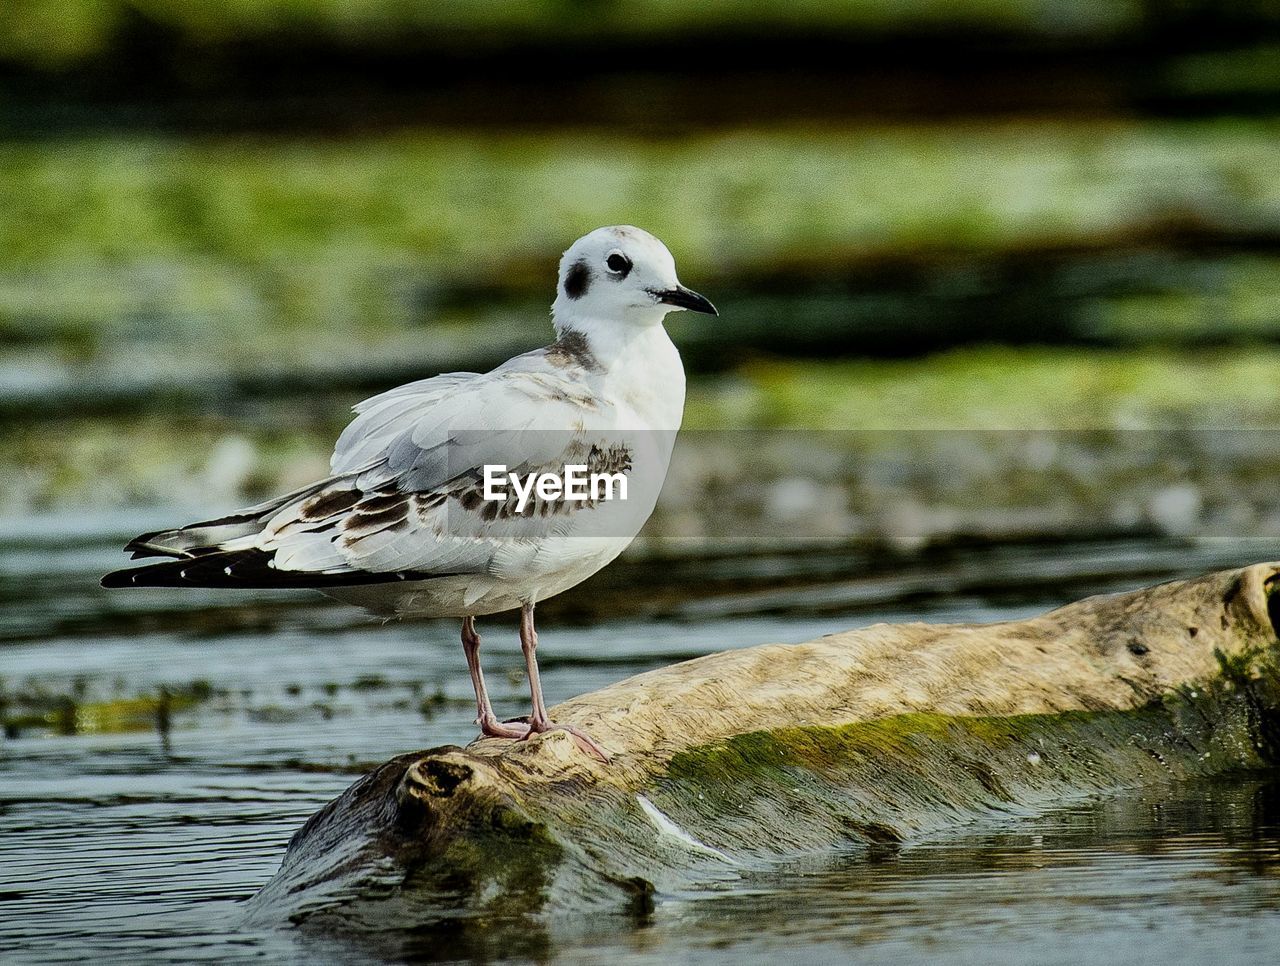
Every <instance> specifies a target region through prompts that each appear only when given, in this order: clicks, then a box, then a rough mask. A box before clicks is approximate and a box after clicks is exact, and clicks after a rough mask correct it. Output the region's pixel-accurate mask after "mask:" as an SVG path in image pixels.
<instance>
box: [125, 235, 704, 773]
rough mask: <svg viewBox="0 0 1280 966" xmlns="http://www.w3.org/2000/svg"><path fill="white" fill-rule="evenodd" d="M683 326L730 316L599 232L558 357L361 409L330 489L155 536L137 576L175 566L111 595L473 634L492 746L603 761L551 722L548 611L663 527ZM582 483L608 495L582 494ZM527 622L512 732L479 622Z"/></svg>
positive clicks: (566, 282)
mask: <svg viewBox="0 0 1280 966" xmlns="http://www.w3.org/2000/svg"><path fill="white" fill-rule="evenodd" d="M680 310H689V311H692V312H703V313H707V314H709V315H718V314H719V313H718V312H717V311H716V309H715V306H713V305H712V304H711V303H710V302H709V301H708V300H707V299H706V298H704V297H703V296H701V295H699V294H698V293H696V292H694V291H692V290H690V289H688V288H685V287H684V286H683V285H681V284H680V281H679V280H678V279H677V277H676V266H675V260H674V259H673V258H672V256H671V253H670V252H669V251H668V250H667V247H666V246H665V245H663V243H662V242H661V241H659V240H658V239H657V238H655V237H654V236H653V235H651V234H649V233H648V232H646V231H642V230H641V229H639V228H633V227H631V226H629V225H616V226H612V227H606V228H598V229H596V230H595V231H593V232H591V233H590V234H588V235H585V236H583V237H582V238H579V239H578V240H577V241H576V242H574V243H573V245H572V246H570V248H569V249H568V251H566V252H565V253H564V256H563V258H562V259H561V261H560V274H559V281H558V284H557V287H556V298H555V301H554V303H553V304H552V307H551V316H552V322H553V324H554V328H555V340H554V341H553V342H552V343H551V344H550V345H548V346H546V347H544V348H541V349H536V350H534V351H532V352H527V353H524V354H523V355H518V356H516V357H514V358H512V359H510V360H508V361H507V362H505V363H503V364H502V365H500V366H498V368H496V369H494V370H492V371H491V372H487V373H474V372H454V373H446V374H443V375H438V376H435V377H432V378H429V379H423V380H420V381H417V382H412V383H409V384H407V385H404V386H400V387H399V388H396V389H392V390H390V391H388V392H384V393H382V394H381V395H377V396H374V397H372V398H370V399H367V400H365V401H364V402H362V403H359V404H358V405H356V406H355V413H356V417H355V419H354V420H353V421H352V422H351V423H350V424H349V425H348V426H347V428H346V429H345V430H344V431H343V433H342V434H341V436H340V437H339V439H338V442H337V444H336V446H335V447H334V451H333V457H332V459H331V461H330V467H329V469H330V475H329V476H327V477H325V478H324V479H320V480H317V481H315V482H314V483H311V484H310V485H308V486H304V487H302V488H301V489H299V490H294V491H293V492H291V493H286V494H284V495H283V496H279V497H276V498H275V499H272V500H267V501H266V502H265V503H260V504H258V505H257V506H252V507H247V508H245V509H243V510H237V511H235V512H234V513H231V514H229V515H227V516H223V517H220V518H218V519H215V520H205V521H201V522H199V523H191V524H188V525H186V526H182V527H178V528H176V529H172V530H161V531H156V532H154V533H145V534H142V535H141V536H139V537H137V538H135V539H134V540H132V541H131V542H130V543H129V544H128V545H127V546H126V547H125V550H126V551H132V552H133V558H134V559H137V558H139V557H155V556H160V557H169V558H173V559H170V560H165V561H163V562H160V563H153V564H150V565H146V566H141V567H136V568H131V569H125V570H117V571H115V572H113V573H110V574H107V575H106V576H105V577H103V578H102V586H104V587H113V588H114V587H229V588H236V587H239V588H263V587H310V588H316V589H317V590H319V591H321V592H323V593H325V594H328V595H330V596H332V597H336V598H338V599H340V600H343V601H346V602H348V603H351V604H355V605H358V606H361V607H364V608H365V609H367V610H370V611H372V612H374V613H376V614H379V615H383V616H387V617H406V616H419V617H422V616H425V617H452V618H460V619H461V621H462V647H463V652H464V653H465V655H466V659H467V667H468V669H469V671H470V674H471V683H472V686H473V687H474V689H475V695H476V713H477V716H476V723H477V724H478V725H479V726H480V731H481V733H482V735H484V736H488V737H496V738H507V739H515V740H527V739H529V738H532V737H533V736H535V735H540V734H544V733H546V732H548V731H553V730H563V731H567V732H569V733H570V734H571V735H572V736H573V738H574V740H575V741H576V742H577V744H578V745H579V746H580V747H581V748H582V749H583V750H584V751H586V752H588V753H590V754H592V755H594V756H596V757H598V758H599V759H601V760H602V761H605V762H607V761H608V760H609V756H608V754H607V753H606V752H605V750H604V749H603V748H602V747H601V746H600V745H599V744H598V743H597V742H596V741H595V739H593V738H592V737H591V736H590V735H588V734H586V733H585V732H584V731H582V730H580V729H578V728H575V727H573V726H571V725H567V724H556V723H554V722H552V721H551V719H550V718H549V717H548V715H547V708H546V703H545V702H544V700H543V697H542V685H541V683H540V681H539V677H538V662H537V655H536V651H537V646H538V633H537V630H536V628H535V625H534V607H535V605H536V604H537V603H538V602H539V601H541V600H546V599H547V598H548V597H552V596H554V595H556V594H559V593H561V592H563V591H565V590H568V589H569V588H571V587H573V586H575V585H577V584H579V583H581V582H582V581H583V580H585V579H586V578H588V577H590V576H591V575H592V574H594V573H596V572H597V571H599V570H600V569H601V568H603V567H605V566H606V565H607V564H609V563H610V562H611V561H612V560H613V559H614V558H616V557H617V556H618V554H620V553H621V552H622V551H623V550H624V549H625V548H626V547H627V545H628V544H630V543H631V541H632V539H634V537H635V535H636V533H637V532H638V531H639V529H640V527H641V525H642V524H643V523H644V522H645V520H646V519H648V517H649V515H650V514H651V513H652V511H653V508H654V505H655V504H656V502H657V497H658V491H659V490H660V489H661V486H662V481H663V479H664V478H665V477H666V473H667V467H668V465H669V464H670V460H671V451H672V448H673V446H674V443H675V436H676V433H677V431H678V430H679V428H680V422H681V418H682V416H683V413H684V394H685V377H684V367H683V366H682V364H681V361H680V354H679V352H678V351H677V350H676V347H675V345H674V344H673V343H672V341H671V339H670V337H669V336H668V335H667V332H666V330H665V328H664V327H663V320H664V319H665V317H666V316H667V314H668V313H670V312H672V311H680ZM573 473H577V474H579V475H580V476H581V475H583V474H589V479H590V480H591V481H595V480H596V479H597V478H599V479H601V480H605V481H612V482H611V483H610V485H609V488H608V489H607V490H606V489H605V487H604V486H603V485H601V486H594V485H593V486H592V487H590V488H589V489H587V488H585V487H584V486H576V487H574V486H570V480H569V477H570V476H571V475H572V474H573ZM619 480H621V481H622V482H619ZM503 481H505V482H506V483H507V484H509V485H508V486H507V487H506V488H500V487H499V484H500V483H502V482H503ZM535 481H536V482H537V488H536V489H535V487H534V482H535ZM578 482H579V483H580V482H581V480H578ZM613 483H617V484H618V485H617V486H614V485H613ZM544 484H546V485H545V486H544ZM575 490H576V492H575ZM571 496H573V497H574V499H570V497H571ZM517 609H518V610H519V611H520V644H521V649H522V650H523V652H524V660H525V669H526V672H527V675H528V681H529V690H530V695H531V702H532V710H531V712H530V714H529V715H528V717H527V721H519V720H512V721H500V720H498V718H497V716H496V715H495V714H494V711H493V706H492V704H491V703H490V700H489V695H488V692H487V690H486V688H485V682H484V672H483V670H482V668H481V664H480V635H479V633H478V632H477V631H476V618H477V617H483V616H486V615H490V614H495V613H499V612H502V611H507V610H517Z"/></svg>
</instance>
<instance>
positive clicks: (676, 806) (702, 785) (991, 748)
mask: <svg viewBox="0 0 1280 966" xmlns="http://www.w3.org/2000/svg"><path fill="white" fill-rule="evenodd" d="M1278 574H1280V565H1276V564H1259V565H1257V566H1253V567H1248V568H1245V569H1243V570H1234V571H1227V572H1223V573H1217V574H1213V575H1210V576H1206V577H1201V578H1197V579H1193V580H1186V581H1178V582H1174V583H1168V584H1164V585H1161V586H1158V587H1153V588H1150V589H1146V590H1140V591H1136V592H1132V593H1124V594H1118V595H1113V596H1105V597H1093V598H1089V599H1087V600H1083V601H1080V602H1078V603H1075V604H1070V605H1068V606H1065V607H1062V608H1060V609H1057V610H1054V611H1052V612H1050V613H1048V614H1045V615H1043V616H1040V617H1035V618H1032V619H1030V620H1021V621H1012V622H1007V623H999V624H981V625H980V624H952V625H935V624H923V623H913V624H902V625H887V624H880V625H876V626H873V627H867V628H864V629H861V630H855V631H849V632H846V633H841V634H833V635H829V636H827V637H824V638H821V639H820V640H816V641H810V642H808V643H804V644H796V645H776V644H774V645H765V646H761V647H753V648H747V649H743V650H737V651H728V652H725V653H720V654H713V655H710V656H707V657H702V658H698V659H697V660H692V661H687V662H684V663H682V664H677V665H674V666H672V667H666V668H662V669H660V670H656V671H651V672H649V673H646V674H641V675H638V676H636V677H633V678H630V679H628V680H626V681H622V682H620V683H618V684H615V685H613V686H611V687H607V688H604V689H603V690H600V691H597V692H595V693H593V694H588V695H584V696H582V697H580V698H575V699H574V700H572V701H568V702H565V703H564V704H562V705H560V706H559V707H558V708H556V709H555V711H554V715H555V717H556V718H557V719H558V720H561V721H566V722H572V723H574V724H577V725H579V726H581V727H583V728H586V729H588V730H589V731H590V732H591V733H592V734H593V735H595V736H596V737H597V738H598V739H599V740H600V741H601V743H602V744H603V745H604V746H605V747H606V748H607V749H608V751H609V752H610V753H611V754H612V756H613V763H612V764H610V765H602V764H600V763H598V762H597V761H595V760H594V759H593V758H591V757H590V756H588V755H586V754H583V753H582V752H581V751H580V750H579V749H578V748H577V746H576V745H575V744H574V742H573V740H572V739H571V738H570V737H569V735H567V734H565V733H563V732H560V733H550V734H547V735H545V736H542V737H540V738H538V739H536V740H533V741H530V742H509V741H500V740H493V739H486V740H480V741H476V742H473V743H472V744H471V745H470V746H468V747H467V748H465V749H463V748H458V747H452V746H450V747H443V748H436V749H432V750H430V751H424V752H418V753H415V754H410V755H402V756H400V757H398V758H395V759H393V760H391V761H389V762H387V763H386V764H384V765H382V766H381V767H380V768H378V769H376V770H375V771H373V772H372V773H371V774H369V775H367V776H365V777H364V778H362V779H360V780H359V781H358V782H356V784H354V785H353V786H352V787H351V788H349V789H348V790H347V791H346V792H345V793H344V794H343V795H342V796H341V797H339V798H338V799H336V800H335V801H333V802H331V803H330V804H329V805H327V806H326V807H325V808H323V809H322V810H321V811H320V812H318V813H317V814H315V815H314V816H312V818H311V819H310V820H309V821H308V822H307V823H306V825H305V826H303V828H302V829H301V830H299V831H298V833H297V834H296V835H295V836H294V837H293V840H292V842H291V843H290V845H289V849H288V852H287V854H286V856H285V858H284V861H283V863H282V866H281V868H280V871H279V872H278V873H277V874H276V875H275V877H274V878H273V879H272V880H271V881H270V882H269V883H268V884H267V885H266V887H265V888H264V889H263V890H262V891H261V892H260V893H259V894H258V895H257V896H256V897H255V898H254V899H253V900H252V903H251V907H250V908H251V911H252V915H253V917H254V918H255V919H257V920H260V921H261V920H274V921H287V920H291V921H294V922H301V921H308V922H310V923H314V924H320V925H325V926H327V927H344V928H361V929H382V928H396V929H403V928H406V927H414V926H426V925H429V924H432V923H435V924H442V923H450V924H453V925H454V926H456V925H458V924H459V922H460V921H466V920H473V921H477V920H478V921H480V922H486V923H493V922H494V921H495V918H496V917H503V916H507V915H510V914H515V915H519V916H525V917H528V916H533V917H537V918H541V919H554V918H555V917H556V916H557V915H558V914H569V913H580V912H581V911H583V910H591V909H594V910H604V909H614V910H619V909H623V908H633V909H634V908H637V907H639V908H643V907H645V906H646V905H647V904H648V903H649V902H650V901H651V899H652V897H653V896H654V895H655V894H661V893H663V892H667V891H673V890H680V889H687V888H691V887H696V886H699V885H702V884H712V883H715V882H716V881H717V880H725V879H737V878H739V877H741V876H743V875H749V874H751V873H752V872H753V871H757V870H761V869H763V868H767V867H768V866H769V865H770V864H773V863H776V862H778V861H779V860H783V859H788V858H794V857H797V856H821V855H834V854H836V853H837V852H842V851H843V852H849V851H856V850H858V849H883V848H886V847H888V848H892V847H895V846H896V845H897V844H898V843H902V842H904V841H907V840H910V839H912V838H915V837H919V836H923V835H926V834H934V833H937V832H939V831H941V830H944V829H946V828H948V827H952V826H957V825H960V824H963V823H969V822H973V821H975V820H980V819H983V818H986V817H1008V816H1009V815H1011V814H1013V815H1016V814H1030V813H1032V812H1034V811H1036V810H1039V809H1044V808H1047V807H1050V806H1052V805H1056V804H1060V803H1062V802H1063V801H1064V800H1067V799H1069V798H1071V797H1082V796H1088V795H1095V794H1099V793H1105V792H1107V791H1109V790H1118V789H1120V788H1123V787H1129V786H1134V785H1137V784H1141V783H1154V782H1161V781H1167V780H1170V779H1175V780H1176V779H1182V778H1189V777H1195V776H1204V775H1208V774H1212V773H1219V772H1224V771H1232V770H1237V769H1244V768H1260V767H1269V766H1270V765H1271V763H1273V762H1275V761H1277V760H1278V756H1280V643H1278V642H1277V631H1276V626H1277V622H1278V621H1280V596H1277V597H1276V598H1275V600H1274V603H1273V602H1272V598H1271V596H1270V595H1271V591H1272V589H1273V587H1274V586H1275V585H1276V584H1277V575H1278Z"/></svg>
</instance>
